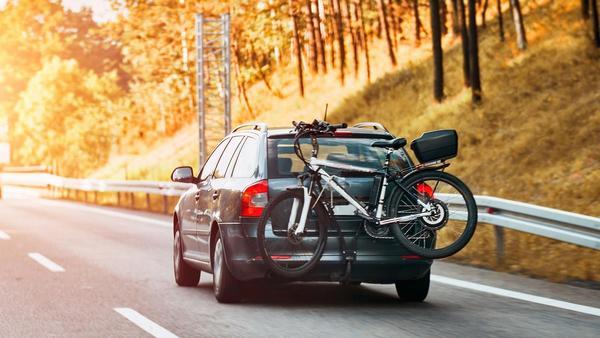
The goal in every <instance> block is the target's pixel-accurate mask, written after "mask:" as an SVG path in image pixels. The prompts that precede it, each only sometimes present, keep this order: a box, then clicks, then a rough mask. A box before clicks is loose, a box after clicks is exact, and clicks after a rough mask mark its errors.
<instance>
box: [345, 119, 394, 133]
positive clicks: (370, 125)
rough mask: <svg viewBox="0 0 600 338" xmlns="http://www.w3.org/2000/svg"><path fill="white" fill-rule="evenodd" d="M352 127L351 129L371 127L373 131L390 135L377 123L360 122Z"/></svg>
mask: <svg viewBox="0 0 600 338" xmlns="http://www.w3.org/2000/svg"><path fill="white" fill-rule="evenodd" d="M352 127H353V128H369V127H371V128H373V129H375V130H383V131H385V132H388V133H389V134H391V132H390V131H389V130H387V128H386V127H384V126H383V124H381V123H379V122H361V123H357V124H355V125H353V126H352Z"/></svg>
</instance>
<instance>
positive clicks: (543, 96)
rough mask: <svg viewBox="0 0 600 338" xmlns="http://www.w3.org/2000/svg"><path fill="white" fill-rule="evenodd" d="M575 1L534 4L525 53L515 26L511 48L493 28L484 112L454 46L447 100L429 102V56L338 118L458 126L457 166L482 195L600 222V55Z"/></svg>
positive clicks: (346, 105) (403, 128)
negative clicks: (475, 102) (474, 98)
mask: <svg viewBox="0 0 600 338" xmlns="http://www.w3.org/2000/svg"><path fill="white" fill-rule="evenodd" d="M578 4H579V3H578V2H577V1H570V2H563V1H560V2H558V1H553V2H549V3H548V4H546V5H544V6H540V7H536V8H531V9H530V10H529V11H528V12H529V13H528V16H527V22H528V26H527V27H528V33H529V35H528V38H529V42H530V44H529V49H528V50H527V51H526V52H518V51H517V49H516V46H515V45H514V43H513V42H512V40H513V36H512V35H510V33H511V31H510V30H509V36H508V37H507V39H508V43H501V42H499V39H498V37H497V31H496V26H495V22H489V23H488V27H487V29H485V30H484V32H483V34H482V37H481V40H480V43H481V53H480V60H481V70H482V81H483V90H484V101H483V104H481V105H480V106H476V107H474V106H472V105H471V103H470V92H469V91H468V90H466V89H463V87H462V77H461V69H462V68H461V62H462V59H461V50H460V45H459V44H455V45H454V46H453V47H451V48H449V49H447V50H446V53H445V55H444V58H445V60H444V64H445V76H446V88H445V93H446V95H447V98H446V100H445V101H444V103H442V104H436V103H433V102H432V100H431V94H430V89H429V87H430V86H431V74H432V67H431V62H430V61H429V60H423V62H420V63H417V64H413V65H411V66H410V67H407V68H405V69H402V70H400V71H398V72H395V73H393V74H389V75H387V76H385V77H384V78H382V79H381V80H379V81H377V82H376V83H374V84H372V85H370V86H367V87H365V88H364V89H363V90H362V91H361V92H360V93H358V94H356V95H352V96H350V97H348V98H346V99H345V100H344V102H343V103H342V104H341V105H340V106H338V107H337V108H336V109H335V111H334V112H333V114H332V119H335V120H340V121H341V120H343V121H347V122H358V121H364V120H372V121H379V122H382V123H384V124H385V125H386V126H388V128H390V129H391V130H393V131H394V132H395V133H396V134H398V135H402V136H407V137H409V138H411V139H412V138H415V137H418V136H419V135H420V134H421V133H422V132H424V131H427V130H431V129H440V128H454V129H457V130H458V131H459V136H460V151H459V152H460V155H459V157H458V158H457V159H456V160H454V161H453V162H454V164H453V165H452V166H451V167H450V170H451V171H453V172H454V173H457V174H458V175H460V176H461V177H463V178H464V179H465V180H466V181H467V182H468V183H469V184H470V186H471V187H472V188H473V190H474V191H475V192H476V193H478V194H490V195H495V196H501V197H506V198H510V199H517V200H523V201H528V202H531V203H536V204H541V205H546V206H550V207H555V208H559V209H566V210H572V211H576V212H581V213H585V214H591V215H596V216H600V50H598V49H596V48H594V47H593V44H592V43H591V42H590V38H589V36H587V35H586V34H585V33H586V32H587V31H588V30H587V29H586V28H585V27H584V22H583V21H582V20H581V19H580V15H581V14H580V8H579V6H578ZM424 89H427V90H424Z"/></svg>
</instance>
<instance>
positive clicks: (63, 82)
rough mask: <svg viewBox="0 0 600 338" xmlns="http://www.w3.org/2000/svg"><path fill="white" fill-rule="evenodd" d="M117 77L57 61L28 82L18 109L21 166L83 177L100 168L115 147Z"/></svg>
mask: <svg viewBox="0 0 600 338" xmlns="http://www.w3.org/2000/svg"><path fill="white" fill-rule="evenodd" d="M119 92H120V89H119V87H118V85H117V76H116V74H115V73H114V72H111V73H106V74H105V75H102V76H99V75H97V74H95V73H94V72H92V71H89V70H86V69H83V68H81V67H80V66H79V64H78V63H77V61H75V60H72V59H71V60H63V59H60V58H58V57H53V58H51V59H49V60H47V61H46V62H44V64H43V66H42V69H41V70H40V71H38V72H37V73H36V74H35V75H34V76H33V77H32V78H31V80H30V81H29V83H28V85H27V89H26V90H25V91H24V92H23V93H22V94H21V96H20V100H19V102H18V104H17V106H16V110H17V111H18V119H17V121H16V123H15V137H14V142H15V143H16V144H15V146H16V147H15V148H16V151H15V153H16V156H17V158H18V159H19V160H20V162H21V163H27V164H34V163H35V164H53V163H60V164H61V173H62V174H64V175H69V176H82V175H85V174H87V173H88V172H89V171H90V170H92V169H94V168H96V167H97V166H99V165H102V164H103V163H104V162H105V161H106V159H107V158H108V154H109V153H110V149H111V144H112V142H113V136H114V135H113V132H112V131H111V129H112V128H113V126H112V121H114V119H115V117H116V116H115V115H114V113H115V112H114V111H113V109H111V108H112V106H113V104H112V101H114V100H116V99H118V96H119Z"/></svg>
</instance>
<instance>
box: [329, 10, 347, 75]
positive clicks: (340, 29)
mask: <svg viewBox="0 0 600 338" xmlns="http://www.w3.org/2000/svg"><path fill="white" fill-rule="evenodd" d="M330 2H331V7H332V9H333V14H334V19H335V25H334V27H335V29H334V33H335V37H336V39H337V41H338V51H339V53H340V82H341V83H342V85H344V77H345V74H344V68H346V47H345V46H344V24H343V23H342V9H341V7H340V0H330Z"/></svg>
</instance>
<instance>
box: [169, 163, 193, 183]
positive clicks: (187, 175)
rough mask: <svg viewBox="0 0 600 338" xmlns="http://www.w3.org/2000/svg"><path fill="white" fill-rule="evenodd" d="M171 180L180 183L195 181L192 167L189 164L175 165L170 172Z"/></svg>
mask: <svg viewBox="0 0 600 338" xmlns="http://www.w3.org/2000/svg"><path fill="white" fill-rule="evenodd" d="M171 181H173V182H180V183H196V178H195V177H194V169H192V167H189V166H185V167H177V168H175V170H173V172H172V173H171Z"/></svg>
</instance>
